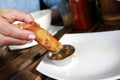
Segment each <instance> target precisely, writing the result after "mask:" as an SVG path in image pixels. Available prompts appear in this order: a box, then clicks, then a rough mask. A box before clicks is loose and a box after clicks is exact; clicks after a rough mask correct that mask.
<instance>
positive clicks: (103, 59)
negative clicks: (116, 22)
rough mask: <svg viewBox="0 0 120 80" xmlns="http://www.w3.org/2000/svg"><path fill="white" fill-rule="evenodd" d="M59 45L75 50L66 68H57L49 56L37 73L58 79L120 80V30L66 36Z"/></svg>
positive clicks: (40, 64)
mask: <svg viewBox="0 0 120 80" xmlns="http://www.w3.org/2000/svg"><path fill="white" fill-rule="evenodd" d="M60 42H62V43H63V44H71V45H73V46H74V47H75V49H76V51H75V53H74V56H73V58H72V62H71V63H70V64H69V65H67V66H56V65H54V64H52V63H51V62H50V61H49V60H48V59H47V58H46V57H44V58H43V60H42V61H41V62H40V63H39V65H38V66H37V68H36V69H37V70H38V71H39V72H41V73H43V74H45V75H47V76H49V77H52V78H55V79H59V80H99V79H105V80H111V79H112V80H113V79H115V78H120V76H119V75H120V31H119V30H118V31H108V32H97V33H83V34H82V33H81V34H66V35H64V36H63V37H62V38H61V39H60Z"/></svg>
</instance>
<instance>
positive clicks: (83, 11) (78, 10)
mask: <svg viewBox="0 0 120 80" xmlns="http://www.w3.org/2000/svg"><path fill="white" fill-rule="evenodd" d="M69 4H70V11H71V14H72V20H73V24H74V26H75V28H76V29H77V30H85V29H88V28H89V27H90V26H91V17H90V11H89V0H69Z"/></svg>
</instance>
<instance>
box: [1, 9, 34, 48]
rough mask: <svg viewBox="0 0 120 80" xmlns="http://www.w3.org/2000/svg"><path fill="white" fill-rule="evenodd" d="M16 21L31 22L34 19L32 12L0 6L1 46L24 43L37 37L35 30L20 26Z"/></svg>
mask: <svg viewBox="0 0 120 80" xmlns="http://www.w3.org/2000/svg"><path fill="white" fill-rule="evenodd" d="M14 21H22V22H25V23H29V22H31V21H33V18H32V16H31V15H30V14H27V13H23V12H20V11H17V10H13V9H5V8H0V47H2V46H6V45H22V44H26V43H29V42H31V41H32V40H34V39H35V35H34V33H33V32H31V31H28V30H25V29H21V28H18V27H17V25H15V24H12V23H13V22H14Z"/></svg>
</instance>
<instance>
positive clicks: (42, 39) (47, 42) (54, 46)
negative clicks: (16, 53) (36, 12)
mask: <svg viewBox="0 0 120 80" xmlns="http://www.w3.org/2000/svg"><path fill="white" fill-rule="evenodd" d="M18 26H19V27H20V28H23V29H27V30H30V31H32V32H33V33H34V34H35V36H36V38H35V40H36V41H37V42H38V43H39V44H40V45H42V46H43V47H45V48H46V49H47V50H50V51H51V52H53V53H54V52H57V51H58V50H59V49H60V48H61V47H62V44H61V43H60V42H59V41H58V40H57V39H56V38H54V37H53V36H52V35H51V34H50V33H49V32H48V31H46V30H45V29H43V28H41V27H40V26H39V25H38V24H36V23H35V22H31V23H19V24H18Z"/></svg>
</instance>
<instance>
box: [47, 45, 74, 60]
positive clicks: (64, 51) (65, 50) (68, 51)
mask: <svg viewBox="0 0 120 80" xmlns="http://www.w3.org/2000/svg"><path fill="white" fill-rule="evenodd" d="M74 51H75V48H74V47H73V46H72V45H63V47H62V48H61V49H60V50H59V51H57V52H56V53H52V52H49V53H48V55H47V57H48V58H49V59H51V60H62V59H64V58H66V57H68V56H70V55H72V54H73V53H74Z"/></svg>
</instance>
